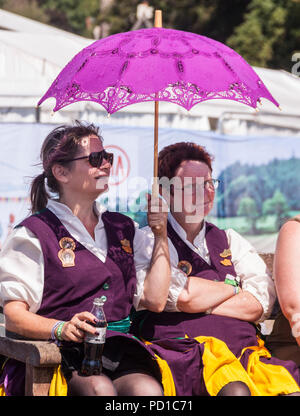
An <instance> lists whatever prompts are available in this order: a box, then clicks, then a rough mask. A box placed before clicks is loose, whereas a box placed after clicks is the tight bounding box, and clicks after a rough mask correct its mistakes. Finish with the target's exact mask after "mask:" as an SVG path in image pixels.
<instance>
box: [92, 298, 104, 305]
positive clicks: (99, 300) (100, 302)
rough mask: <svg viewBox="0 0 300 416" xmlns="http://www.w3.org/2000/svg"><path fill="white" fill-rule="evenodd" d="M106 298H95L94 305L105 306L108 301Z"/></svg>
mask: <svg viewBox="0 0 300 416" xmlns="http://www.w3.org/2000/svg"><path fill="white" fill-rule="evenodd" d="M106 299H107V298H106V296H101V297H100V298H95V299H94V301H93V304H94V305H98V306H102V305H104V302H105V301H106Z"/></svg>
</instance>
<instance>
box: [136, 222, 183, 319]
mask: <svg viewBox="0 0 300 416" xmlns="http://www.w3.org/2000/svg"><path fill="white" fill-rule="evenodd" d="M168 245H169V251H170V262H171V283H170V288H169V294H168V299H167V303H166V306H165V311H166V312H179V309H178V308H177V300H178V296H179V294H180V292H181V291H182V289H183V288H184V287H185V285H186V283H187V276H186V274H185V273H183V272H182V271H181V270H180V269H178V268H177V263H178V256H177V253H176V250H175V248H174V246H173V244H172V243H171V242H170V240H169V239H168ZM153 246H154V234H153V232H152V230H151V228H150V227H144V228H142V229H138V228H136V230H135V238H134V261H135V267H136V277H137V285H136V291H135V295H134V301H133V302H134V307H135V309H136V310H143V309H145V308H144V307H141V306H139V303H140V299H141V297H142V295H143V291H144V281H145V278H146V275H147V271H148V269H149V267H150V263H151V258H152V251H153Z"/></svg>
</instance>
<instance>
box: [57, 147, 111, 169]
mask: <svg viewBox="0 0 300 416" xmlns="http://www.w3.org/2000/svg"><path fill="white" fill-rule="evenodd" d="M80 159H88V160H89V164H90V165H91V166H92V167H93V168H100V166H101V165H102V162H103V159H106V160H107V161H108V162H109V163H110V164H111V165H112V164H113V161H114V155H113V153H108V152H107V151H106V150H101V151H100V152H92V153H90V154H89V155H88V156H81V157H75V158H74V159H67V160H64V162H73V161H74V160H80Z"/></svg>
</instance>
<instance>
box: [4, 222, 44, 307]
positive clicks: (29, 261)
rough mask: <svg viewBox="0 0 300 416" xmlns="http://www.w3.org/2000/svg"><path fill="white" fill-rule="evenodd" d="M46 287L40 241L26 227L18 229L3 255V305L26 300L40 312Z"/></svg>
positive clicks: (7, 242) (5, 247)
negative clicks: (8, 302) (12, 301)
mask: <svg viewBox="0 0 300 416" xmlns="http://www.w3.org/2000/svg"><path fill="white" fill-rule="evenodd" d="M43 288H44V258H43V253H42V250H41V246H40V242H39V240H38V238H37V237H36V236H35V235H34V234H33V233H32V232H31V231H30V230H28V229H27V228H26V227H18V228H16V229H14V230H13V231H12V232H11V234H10V235H9V236H8V237H7V239H6V241H5V243H4V246H3V248H2V250H1V252H0V304H1V306H3V305H4V303H5V302H7V301H11V300H19V301H24V302H26V303H27V304H28V305H29V310H30V312H36V311H37V310H38V309H39V307H40V305H41V301H42V294H43Z"/></svg>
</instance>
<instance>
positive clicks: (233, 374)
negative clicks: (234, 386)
mask: <svg viewBox="0 0 300 416" xmlns="http://www.w3.org/2000/svg"><path fill="white" fill-rule="evenodd" d="M195 340H196V341H198V342H199V343H204V352H203V356H202V361H203V366H204V367H203V378H204V382H205V386H206V389H207V391H208V393H209V394H210V395H211V396H216V395H217V394H218V393H219V391H220V390H221V389H222V387H224V386H225V385H226V384H228V383H230V382H233V381H242V382H243V383H245V384H246V385H247V386H248V387H249V390H250V391H251V395H252V396H258V395H259V392H258V390H257V388H256V387H255V384H254V383H253V382H252V380H251V379H250V377H249V376H248V374H247V373H246V371H245V369H244V367H243V366H242V364H241V363H240V362H239V360H238V359H237V358H236V356H235V355H234V354H233V353H232V352H231V351H230V350H229V348H228V347H227V345H226V344H225V342H223V341H221V340H219V339H217V338H214V337H206V336H199V337H196V338H195Z"/></svg>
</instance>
